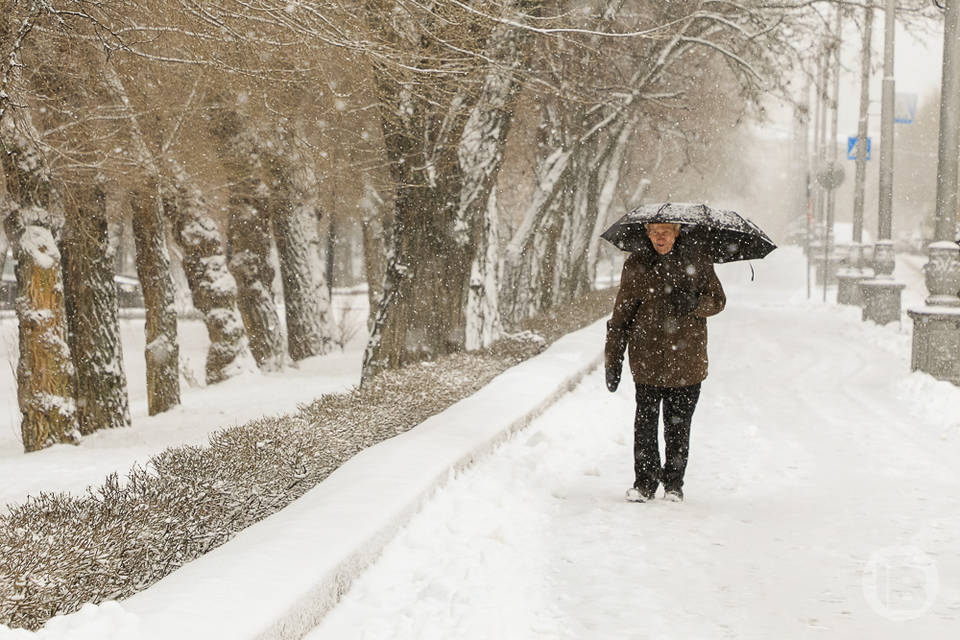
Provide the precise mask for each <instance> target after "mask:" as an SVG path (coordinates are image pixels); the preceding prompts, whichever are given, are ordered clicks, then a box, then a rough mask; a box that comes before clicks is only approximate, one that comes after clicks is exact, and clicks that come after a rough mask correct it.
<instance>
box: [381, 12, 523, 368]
mask: <svg viewBox="0 0 960 640" xmlns="http://www.w3.org/2000/svg"><path fill="white" fill-rule="evenodd" d="M533 4H535V3H532V2H516V3H515V5H517V6H520V7H529V6H531V5H533ZM407 26H408V27H410V26H411V25H407ZM412 28H413V29H414V30H416V29H417V28H418V27H417V26H413V27H412ZM528 40H529V35H528V32H527V31H525V30H522V29H515V28H512V27H509V26H506V25H503V24H501V25H498V26H497V27H495V28H494V29H493V30H492V31H491V33H490V35H489V36H488V38H487V41H486V46H485V52H484V53H485V57H486V58H487V59H489V60H492V61H493V62H492V63H491V64H490V65H489V66H488V67H487V68H484V69H480V70H479V71H480V79H481V82H480V86H479V90H478V91H476V92H475V93H472V92H470V91H466V90H464V89H463V87H461V88H459V89H457V90H455V91H454V90H449V88H448V90H449V93H448V95H450V96H452V97H450V98H445V99H446V100H449V102H447V103H446V107H445V111H439V110H437V109H436V104H435V103H433V102H432V101H431V100H420V99H419V98H420V97H419V96H417V95H415V94H414V93H413V91H414V90H415V89H416V88H417V86H416V84H415V83H406V82H403V81H401V80H398V79H397V78H395V77H394V76H393V75H392V74H390V73H383V72H378V74H377V76H378V77H377V85H378V88H379V89H380V94H381V95H380V99H381V105H382V109H381V114H382V125H383V130H384V142H385V144H386V147H387V154H388V157H389V158H390V160H391V173H392V177H393V178H394V182H395V184H396V185H397V186H396V192H395V199H394V211H395V215H394V218H393V227H392V229H391V239H392V249H391V251H390V252H389V256H390V257H389V259H388V260H393V263H390V262H388V264H387V267H386V270H385V278H384V288H383V293H382V297H381V302H380V305H379V306H378V311H377V316H376V318H375V321H374V323H373V328H372V331H371V337H370V342H369V344H368V349H367V353H366V354H365V360H364V369H363V376H364V378H367V377H368V376H369V375H371V374H372V373H375V372H376V371H378V370H380V369H382V368H385V367H397V366H401V365H403V364H406V363H408V362H413V361H417V360H424V359H431V358H435V357H437V356H439V355H444V354H447V353H451V352H455V351H461V350H463V349H464V348H466V347H467V341H468V338H467V326H468V322H470V323H472V324H473V326H475V327H478V326H482V325H486V328H487V330H488V332H490V334H491V335H492V332H494V331H495V330H496V327H498V326H499V319H495V318H492V317H491V318H487V319H485V320H483V321H481V319H480V318H479V317H478V318H474V319H472V320H469V321H468V317H467V315H468V313H467V312H468V310H475V311H477V312H479V311H480V309H481V308H483V309H484V311H485V312H486V313H487V314H491V313H495V312H496V310H497V306H496V305H491V304H489V303H487V304H484V305H477V304H474V305H472V306H471V305H469V304H468V299H469V292H470V289H471V282H472V276H473V274H474V267H475V266H477V267H478V268H480V267H484V266H488V262H487V260H486V257H484V259H483V260H482V261H481V262H480V263H479V265H474V260H475V256H476V255H477V246H476V245H477V242H478V237H479V235H480V233H481V228H482V226H483V225H482V223H483V219H484V216H485V215H486V213H487V211H489V200H490V193H491V190H492V188H493V185H494V184H495V182H496V178H497V175H498V173H499V170H500V166H501V164H502V160H503V148H504V145H505V143H506V137H507V133H508V132H509V128H510V124H511V122H512V119H513V101H514V99H515V97H516V92H517V78H516V76H515V70H516V69H517V68H519V67H521V66H522V63H523V60H524V56H525V55H526V47H525V44H526V42H527V41H528ZM424 132H426V136H424ZM424 138H426V140H425V139H424ZM425 144H426V146H425ZM489 266H490V267H491V268H493V267H492V265H489ZM477 276H478V278H480V279H481V280H483V281H487V280H488V279H489V278H492V277H495V274H493V273H490V274H486V273H481V272H477Z"/></svg>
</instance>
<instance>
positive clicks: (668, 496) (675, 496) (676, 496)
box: [663, 489, 683, 502]
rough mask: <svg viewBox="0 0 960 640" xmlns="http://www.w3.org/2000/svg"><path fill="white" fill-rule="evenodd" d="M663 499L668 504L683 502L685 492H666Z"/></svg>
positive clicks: (674, 490) (678, 490) (677, 490)
mask: <svg viewBox="0 0 960 640" xmlns="http://www.w3.org/2000/svg"><path fill="white" fill-rule="evenodd" d="M663 499H664V500H666V501H667V502H683V491H682V490H681V489H673V490H671V491H666V492H664V494H663Z"/></svg>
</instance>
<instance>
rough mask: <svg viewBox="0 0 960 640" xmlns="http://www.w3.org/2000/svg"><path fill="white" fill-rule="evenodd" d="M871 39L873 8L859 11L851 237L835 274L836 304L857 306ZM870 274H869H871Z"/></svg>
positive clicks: (858, 302) (870, 6) (860, 272)
mask: <svg viewBox="0 0 960 640" xmlns="http://www.w3.org/2000/svg"><path fill="white" fill-rule="evenodd" d="M872 39H873V5H872V4H868V5H867V6H866V7H864V9H863V44H862V46H861V49H860V111H859V117H858V121H857V144H856V148H855V149H856V150H855V154H856V167H857V168H856V175H855V177H854V183H853V237H852V238H851V242H850V254H849V256H848V257H847V264H848V267H847V268H846V269H844V270H843V271H842V272H841V273H838V274H837V282H838V285H837V302H838V303H840V304H853V305H860V304H862V303H863V297H862V296H861V295H860V282H861V281H862V280H863V279H864V277H866V276H867V274H866V273H865V272H864V268H863V266H864V265H863V202H864V187H865V184H866V179H867V153H868V151H867V141H868V140H869V137H868V135H869V132H868V129H867V119H868V111H869V108H870V58H871V47H872ZM871 275H872V274H871Z"/></svg>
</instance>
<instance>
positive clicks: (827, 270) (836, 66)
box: [823, 4, 843, 302]
mask: <svg viewBox="0 0 960 640" xmlns="http://www.w3.org/2000/svg"><path fill="white" fill-rule="evenodd" d="M836 11H837V13H836V20H835V24H834V27H833V46H832V53H833V99H832V100H831V102H830V108H831V110H832V114H831V120H830V173H831V174H833V175H832V176H831V178H830V180H829V181H828V185H827V189H828V191H827V216H826V217H827V220H826V229H825V230H826V233H825V234H824V238H823V243H824V244H823V301H824V302H826V301H827V285H828V284H830V283H831V282H832V280H833V278H834V275H835V274H834V265H835V258H834V255H833V221H834V210H835V208H836V203H837V187H839V186H840V182H842V181H843V169H842V168H841V167H840V164H839V163H838V162H837V121H838V119H839V117H840V40H841V30H842V29H843V8H842V7H841V6H840V5H839V4H838V5H837V10H836ZM838 172H839V173H838ZM837 176H839V179H838V178H837Z"/></svg>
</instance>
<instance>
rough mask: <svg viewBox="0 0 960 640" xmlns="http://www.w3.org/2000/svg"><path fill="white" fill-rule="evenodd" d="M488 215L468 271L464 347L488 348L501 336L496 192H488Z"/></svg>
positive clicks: (484, 218) (485, 217) (483, 222)
mask: <svg viewBox="0 0 960 640" xmlns="http://www.w3.org/2000/svg"><path fill="white" fill-rule="evenodd" d="M487 207H488V210H489V211H488V213H487V214H486V215H484V217H483V221H482V225H483V226H482V229H481V233H480V237H479V243H478V245H477V253H476V256H475V257H474V260H473V265H472V266H471V269H470V291H469V293H468V294H467V312H466V316H467V337H466V347H467V349H468V350H470V349H482V348H484V347H489V346H490V345H491V344H492V343H493V342H494V341H495V340H497V338H499V337H500V336H501V335H502V334H503V325H502V324H501V321H500V311H499V309H498V306H497V296H498V295H499V280H498V278H497V275H498V273H497V272H498V268H499V258H498V254H499V234H498V228H497V223H498V219H499V216H498V212H497V198H496V192H495V191H490V196H489V198H488V205H487Z"/></svg>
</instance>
